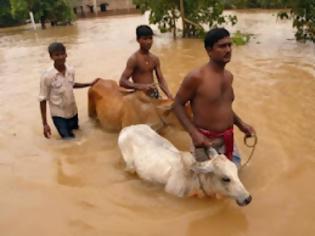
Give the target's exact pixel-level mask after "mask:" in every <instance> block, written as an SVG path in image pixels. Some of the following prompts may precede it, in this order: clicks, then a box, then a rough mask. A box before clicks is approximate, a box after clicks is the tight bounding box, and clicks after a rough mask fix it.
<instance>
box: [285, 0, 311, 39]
mask: <svg viewBox="0 0 315 236" xmlns="http://www.w3.org/2000/svg"><path fill="white" fill-rule="evenodd" d="M283 3H284V4H285V5H286V6H287V7H288V8H290V10H289V11H282V12H280V13H279V16H280V18H282V19H283V18H292V19H293V27H294V28H296V33H295V37H296V39H297V40H301V41H306V40H310V41H313V42H314V43H315V1H314V0H299V1H294V0H283Z"/></svg>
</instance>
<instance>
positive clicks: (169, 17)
mask: <svg viewBox="0 0 315 236" xmlns="http://www.w3.org/2000/svg"><path fill="white" fill-rule="evenodd" d="M133 3H134V4H135V5H137V6H139V8H140V9H141V10H142V11H143V12H144V11H147V10H148V11H150V16H149V22H150V23H151V24H157V25H158V27H159V29H160V31H161V32H173V35H174V37H176V32H177V29H178V28H177V21H178V20H180V19H181V22H182V31H183V37H197V36H201V35H203V34H204V32H205V30H206V28H207V27H209V28H212V27H215V26H218V25H221V24H223V23H228V22H230V23H232V24H235V23H236V21H237V19H236V16H231V15H228V16H223V14H222V13H223V10H224V5H223V3H222V1H220V0H133Z"/></svg>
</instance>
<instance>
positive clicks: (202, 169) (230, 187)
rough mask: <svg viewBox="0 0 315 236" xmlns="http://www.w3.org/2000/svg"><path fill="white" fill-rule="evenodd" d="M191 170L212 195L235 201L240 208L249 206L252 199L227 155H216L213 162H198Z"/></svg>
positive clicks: (205, 189)
mask: <svg viewBox="0 0 315 236" xmlns="http://www.w3.org/2000/svg"><path fill="white" fill-rule="evenodd" d="M191 169H192V170H193V171H194V172H195V173H196V174H197V175H198V178H199V181H200V183H201V185H202V186H201V187H202V188H203V189H204V191H205V192H206V193H207V194H208V195H210V194H214V193H217V194H221V195H223V196H227V197H231V198H233V199H235V201H236V202H237V204H238V205H239V206H246V205H248V204H249V203H250V202H251V200H252V197H251V195H250V194H249V193H248V192H247V190H246V189H245V187H244V186H243V184H242V183H241V181H240V179H239V177H238V169H237V167H236V165H235V164H234V163H233V162H232V161H230V160H229V159H227V158H226V156H225V155H219V154H217V155H215V156H214V157H213V158H212V159H211V160H207V161H203V162H197V161H195V162H194V163H193V164H192V165H191Z"/></svg>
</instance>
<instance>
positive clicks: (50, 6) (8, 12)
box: [0, 0, 74, 26]
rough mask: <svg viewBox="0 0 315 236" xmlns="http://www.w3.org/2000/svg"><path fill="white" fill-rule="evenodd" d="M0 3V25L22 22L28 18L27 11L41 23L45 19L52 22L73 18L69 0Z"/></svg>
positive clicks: (24, 0)
mask: <svg viewBox="0 0 315 236" xmlns="http://www.w3.org/2000/svg"><path fill="white" fill-rule="evenodd" d="M0 5H1V8H0V20H1V21H0V26H10V25H14V24H17V23H20V22H24V21H25V20H26V19H28V18H29V11H32V12H33V13H34V17H35V20H36V21H41V23H42V24H43V23H44V22H46V21H50V22H52V23H53V24H56V23H58V22H70V21H72V20H73V19H74V14H73V12H72V9H71V7H70V4H69V0H0Z"/></svg>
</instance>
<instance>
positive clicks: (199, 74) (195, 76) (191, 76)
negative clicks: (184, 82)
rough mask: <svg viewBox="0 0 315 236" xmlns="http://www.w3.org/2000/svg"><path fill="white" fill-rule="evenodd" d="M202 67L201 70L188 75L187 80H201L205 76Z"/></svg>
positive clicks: (194, 70)
mask: <svg viewBox="0 0 315 236" xmlns="http://www.w3.org/2000/svg"><path fill="white" fill-rule="evenodd" d="M202 74H203V73H202V67H200V68H196V69H193V70H191V71H190V72H189V73H188V74H187V76H186V77H187V78H188V79H193V80H201V79H202V77H203V75H202Z"/></svg>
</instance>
